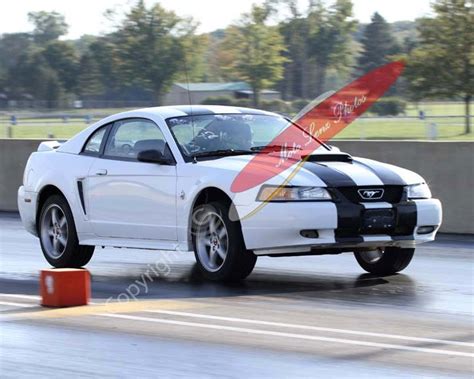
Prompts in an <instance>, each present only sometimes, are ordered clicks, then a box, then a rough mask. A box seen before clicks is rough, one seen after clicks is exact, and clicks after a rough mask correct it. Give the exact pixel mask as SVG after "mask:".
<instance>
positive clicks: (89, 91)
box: [77, 53, 105, 99]
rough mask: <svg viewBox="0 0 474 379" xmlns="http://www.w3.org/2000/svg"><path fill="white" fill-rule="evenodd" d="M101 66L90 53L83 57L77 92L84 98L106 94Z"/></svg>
mask: <svg viewBox="0 0 474 379" xmlns="http://www.w3.org/2000/svg"><path fill="white" fill-rule="evenodd" d="M104 90H105V88H104V85H103V84H102V80H101V73H100V68H99V65H98V64H97V61H96V60H95V59H94V57H93V56H92V55H91V54H90V53H86V54H84V55H83V56H82V57H81V63H80V69H79V76H78V86H77V91H78V93H79V95H81V96H82V98H84V99H87V98H91V97H94V96H99V95H101V94H102V93H103V92H104Z"/></svg>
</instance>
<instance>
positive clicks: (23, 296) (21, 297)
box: [0, 293, 41, 300]
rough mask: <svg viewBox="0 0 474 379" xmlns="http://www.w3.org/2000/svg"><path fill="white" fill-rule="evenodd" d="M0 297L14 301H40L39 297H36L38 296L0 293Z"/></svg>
mask: <svg viewBox="0 0 474 379" xmlns="http://www.w3.org/2000/svg"><path fill="white" fill-rule="evenodd" d="M0 296H3V297H13V298H15V299H30V300H39V299H41V296H38V295H19V294H13V293H0Z"/></svg>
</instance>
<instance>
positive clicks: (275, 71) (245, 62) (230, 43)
mask: <svg viewBox="0 0 474 379" xmlns="http://www.w3.org/2000/svg"><path fill="white" fill-rule="evenodd" d="M270 13H271V10H270V8H269V7H267V6H265V5H264V6H257V5H253V6H252V10H251V11H250V13H246V14H244V15H243V16H242V19H241V20H240V22H239V24H238V25H235V26H231V27H230V28H229V30H228V35H227V37H226V38H225V40H224V42H223V45H224V46H223V48H225V49H227V50H228V51H229V52H230V54H231V56H232V57H233V59H232V61H231V63H230V67H229V69H231V70H235V72H236V73H237V74H238V76H239V77H240V78H241V79H243V80H246V81H248V82H249V84H250V85H251V87H252V90H253V102H254V105H255V106H257V107H258V106H259V102H260V92H261V90H262V89H264V88H265V87H268V86H271V85H273V84H275V83H277V82H278V81H279V80H281V79H282V77H283V64H284V63H285V62H286V61H287V58H285V57H284V56H283V52H284V50H285V45H284V43H283V37H282V36H281V34H280V32H279V30H278V28H277V27H276V26H268V25H266V22H267V20H268V18H269V16H270Z"/></svg>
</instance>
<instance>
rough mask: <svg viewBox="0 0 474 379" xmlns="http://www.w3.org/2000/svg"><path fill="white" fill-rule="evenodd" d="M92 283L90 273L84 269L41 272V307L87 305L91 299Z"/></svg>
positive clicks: (60, 269)
mask: <svg viewBox="0 0 474 379" xmlns="http://www.w3.org/2000/svg"><path fill="white" fill-rule="evenodd" d="M90 281H91V280H90V274H89V271H87V270H84V269H75V268H57V269H48V270H41V275H40V292H41V298H42V302H41V305H44V306H47V307H72V306H76V305H87V304H88V302H89V298H90Z"/></svg>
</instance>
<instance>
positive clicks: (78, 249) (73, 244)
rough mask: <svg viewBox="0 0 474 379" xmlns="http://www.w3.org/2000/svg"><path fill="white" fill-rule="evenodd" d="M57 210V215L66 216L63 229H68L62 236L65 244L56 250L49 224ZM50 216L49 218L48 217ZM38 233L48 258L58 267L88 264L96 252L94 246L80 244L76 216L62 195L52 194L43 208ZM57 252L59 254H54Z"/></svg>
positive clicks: (76, 266) (45, 255) (74, 266)
mask: <svg viewBox="0 0 474 379" xmlns="http://www.w3.org/2000/svg"><path fill="white" fill-rule="evenodd" d="M53 212H56V216H55V217H57V216H58V214H59V216H60V217H61V220H63V217H65V221H66V224H65V227H63V229H64V230H65V231H66V232H65V233H63V234H62V236H61V235H60V236H61V237H64V238H63V240H65V241H66V242H65V244H60V245H59V246H60V249H58V250H61V251H55V248H54V243H55V242H54V241H53V240H54V239H56V238H55V237H52V236H51V235H50V234H49V232H51V230H50V229H48V225H51V224H52V219H53V217H52V213H53ZM48 217H49V218H48ZM50 228H53V229H54V226H53V225H51V226H50ZM59 229H61V228H58V227H57V228H56V229H55V231H54V233H61V232H60V231H58V230H59ZM38 235H39V239H40V244H41V250H42V251H43V255H44V257H45V258H46V260H47V261H48V262H49V263H50V264H51V265H52V266H54V267H56V268H65V267H71V268H78V267H82V266H84V265H86V264H87V263H88V262H89V261H90V260H91V258H92V255H93V254H94V248H95V247H94V246H83V245H79V240H78V238H77V232H76V226H75V224H74V218H73V216H72V212H71V208H70V207H69V204H68V203H67V201H66V199H65V198H64V197H63V196H61V195H53V196H50V197H49V198H48V199H47V200H46V201H45V203H44V204H43V206H42V208H41V213H40V217H39V219H38ZM53 253H57V254H53Z"/></svg>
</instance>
